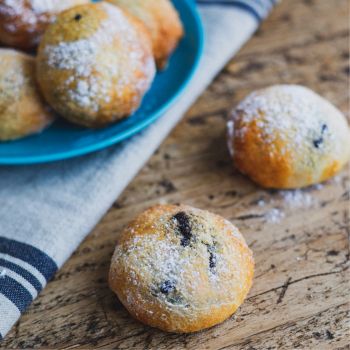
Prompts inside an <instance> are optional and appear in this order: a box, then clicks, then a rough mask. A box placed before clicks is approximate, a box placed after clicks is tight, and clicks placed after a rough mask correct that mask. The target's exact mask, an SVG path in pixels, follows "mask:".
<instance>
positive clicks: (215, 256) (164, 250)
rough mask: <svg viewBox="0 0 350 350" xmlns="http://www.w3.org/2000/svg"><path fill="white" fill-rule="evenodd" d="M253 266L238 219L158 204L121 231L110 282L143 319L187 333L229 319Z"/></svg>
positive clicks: (245, 290)
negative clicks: (234, 224)
mask: <svg viewBox="0 0 350 350" xmlns="http://www.w3.org/2000/svg"><path fill="white" fill-rule="evenodd" d="M183 230H185V231H186V230H187V231H186V232H187V234H188V235H187V236H186V232H185V233H184V231H183ZM184 234H185V235H184ZM253 271H254V262H253V257H252V253H251V251H250V250H249V248H248V246H247V245H246V243H245V241H244V238H243V237H242V235H241V234H240V233H239V231H238V230H237V228H235V227H234V226H233V225H232V224H231V223H229V222H228V221H226V220H224V219H223V218H221V217H219V216H217V215H214V214H212V213H209V212H207V211H203V210H199V209H195V208H192V207H189V206H186V205H178V206H176V205H158V206H155V207H152V208H150V209H148V210H146V211H145V212H143V213H142V214H140V215H139V216H138V217H137V218H136V219H135V220H134V221H133V222H131V223H130V224H129V225H128V227H127V228H126V229H125V230H124V231H123V233H122V234H121V236H120V239H119V241H118V245H117V247H116V250H115V253H114V255H113V258H112V262H111V268H110V273H109V284H110V287H111V289H112V290H113V291H114V292H115V293H116V294H117V295H118V297H119V299H120V301H121V302H122V303H123V304H124V306H125V307H126V308H127V309H128V311H129V312H130V313H131V315H132V316H133V317H135V318H136V319H138V320H139V321H141V322H143V323H145V324H147V325H150V326H153V327H157V328H160V329H162V330H165V331H168V332H178V333H187V332H195V331H199V330H201V329H205V328H208V327H212V326H214V325H216V324H218V323H221V322H223V321H224V320H226V319H227V318H228V317H230V316H231V315H232V314H233V313H234V312H235V311H236V310H237V308H238V307H239V306H240V305H241V304H242V302H243V300H244V299H245V297H246V295H247V293H248V291H249V289H250V287H251V284H252V279H253V273H254V272H253Z"/></svg>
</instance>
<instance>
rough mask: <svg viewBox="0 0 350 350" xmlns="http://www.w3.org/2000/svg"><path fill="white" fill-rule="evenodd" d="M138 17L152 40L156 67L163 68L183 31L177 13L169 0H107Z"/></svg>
mask: <svg viewBox="0 0 350 350" xmlns="http://www.w3.org/2000/svg"><path fill="white" fill-rule="evenodd" d="M108 1H109V2H111V3H113V4H115V5H118V6H119V7H121V8H123V9H124V10H126V11H128V12H130V13H131V14H132V15H134V16H136V17H137V18H139V19H140V20H141V21H142V22H143V23H144V24H145V25H146V27H147V29H148V30H149V32H150V34H151V38H152V42H153V54H154V56H155V59H156V63H157V67H158V68H159V69H164V68H165V67H166V65H167V62H168V59H169V56H170V55H171V54H172V52H173V51H174V50H175V49H176V47H177V45H178V43H179V41H180V39H181V38H182V36H183V34H184V31H183V26H182V23H181V20H180V18H179V15H178V13H177V11H176V9H175V8H174V6H173V5H172V3H171V1H169V0H108Z"/></svg>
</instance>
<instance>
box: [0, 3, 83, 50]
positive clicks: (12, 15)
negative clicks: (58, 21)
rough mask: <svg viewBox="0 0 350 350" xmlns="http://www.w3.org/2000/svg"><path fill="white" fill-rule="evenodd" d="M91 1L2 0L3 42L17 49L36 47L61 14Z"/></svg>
mask: <svg viewBox="0 0 350 350" xmlns="http://www.w3.org/2000/svg"><path fill="white" fill-rule="evenodd" d="M88 2H89V0H59V1H55V0H35V1H33V0H11V1H6V0H0V42H1V43H2V44H4V45H7V46H10V47H14V48H18V49H23V50H31V49H34V48H35V47H36V46H37V45H38V44H39V41H40V37H41V35H42V34H43V32H44V31H45V29H46V27H47V26H48V24H50V23H51V22H53V21H54V20H55V18H56V16H57V14H58V13H60V12H61V11H63V10H65V9H68V8H70V7H73V6H76V5H81V4H84V3H88Z"/></svg>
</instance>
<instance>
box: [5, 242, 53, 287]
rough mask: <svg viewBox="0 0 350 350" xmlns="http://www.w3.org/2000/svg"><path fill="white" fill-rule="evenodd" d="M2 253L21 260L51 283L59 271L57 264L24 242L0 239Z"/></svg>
mask: <svg viewBox="0 0 350 350" xmlns="http://www.w3.org/2000/svg"><path fill="white" fill-rule="evenodd" d="M0 253H4V254H7V255H10V256H13V257H15V258H17V259H21V260H23V261H25V262H26V263H28V264H30V265H32V266H34V267H35V268H36V269H37V270H38V271H40V272H41V273H42V274H43V275H44V277H45V278H46V281H49V280H50V279H51V278H52V277H53V275H54V274H55V272H56V271H57V265H56V263H55V262H54V261H53V260H52V259H51V258H50V257H49V256H48V255H47V254H45V253H44V252H42V251H41V250H39V249H37V248H35V247H33V246H31V245H29V244H26V243H22V242H18V241H15V240H12V239H8V238H5V237H0Z"/></svg>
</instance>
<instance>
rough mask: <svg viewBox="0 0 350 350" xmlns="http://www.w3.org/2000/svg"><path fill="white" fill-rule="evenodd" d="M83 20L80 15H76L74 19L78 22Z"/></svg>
mask: <svg viewBox="0 0 350 350" xmlns="http://www.w3.org/2000/svg"><path fill="white" fill-rule="evenodd" d="M81 18H82V15H81V14H80V13H78V14H76V15H75V17H74V20H76V21H77V22H79V21H80V20H81Z"/></svg>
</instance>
